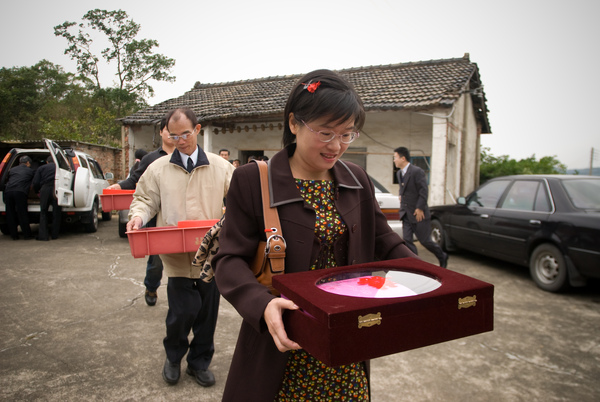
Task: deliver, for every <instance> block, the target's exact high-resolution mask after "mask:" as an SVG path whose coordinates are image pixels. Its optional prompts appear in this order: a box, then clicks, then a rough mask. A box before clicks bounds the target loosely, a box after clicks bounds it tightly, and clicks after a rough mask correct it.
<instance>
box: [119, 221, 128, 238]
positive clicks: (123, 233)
mask: <svg viewBox="0 0 600 402" xmlns="http://www.w3.org/2000/svg"><path fill="white" fill-rule="evenodd" d="M126 232H127V222H119V237H127V233H126Z"/></svg>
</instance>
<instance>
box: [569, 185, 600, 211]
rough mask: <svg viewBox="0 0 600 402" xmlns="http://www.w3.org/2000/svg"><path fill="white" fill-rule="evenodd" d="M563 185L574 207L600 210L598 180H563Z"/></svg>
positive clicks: (599, 186)
mask: <svg viewBox="0 0 600 402" xmlns="http://www.w3.org/2000/svg"><path fill="white" fill-rule="evenodd" d="M562 184H563V187H564V188H565V190H566V191H567V194H568V195H569V198H570V199H571V202H572V203H573V205H575V207H576V208H581V209H592V210H600V180H599V179H580V180H579V179H578V180H563V182H562Z"/></svg>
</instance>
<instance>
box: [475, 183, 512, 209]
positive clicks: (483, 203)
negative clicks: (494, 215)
mask: <svg viewBox="0 0 600 402" xmlns="http://www.w3.org/2000/svg"><path fill="white" fill-rule="evenodd" d="M509 183H510V180H495V181H490V182H488V183H486V184H484V185H483V186H481V187H480V188H479V189H477V190H476V191H475V192H473V193H471V194H470V195H469V197H468V198H467V205H468V206H472V207H485V208H496V205H498V200H499V199H500V197H501V196H502V194H503V193H504V190H506V187H507V186H508V185H509Z"/></svg>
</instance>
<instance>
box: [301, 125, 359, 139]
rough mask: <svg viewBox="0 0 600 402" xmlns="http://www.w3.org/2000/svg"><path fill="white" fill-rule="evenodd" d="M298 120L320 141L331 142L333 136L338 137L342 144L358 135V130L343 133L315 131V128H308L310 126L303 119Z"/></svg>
mask: <svg viewBox="0 0 600 402" xmlns="http://www.w3.org/2000/svg"><path fill="white" fill-rule="evenodd" d="M300 121H301V122H302V124H304V125H305V126H306V128H308V129H309V130H310V131H312V132H313V133H315V134H317V137H318V138H319V141H321V142H331V141H333V139H334V138H335V137H339V138H340V141H342V143H343V144H350V143H351V142H352V141H354V140H355V139H357V138H358V136H359V133H358V131H350V132H347V133H343V134H336V133H334V132H333V131H316V130H313V129H312V128H310V126H309V125H308V124H306V122H304V120H300Z"/></svg>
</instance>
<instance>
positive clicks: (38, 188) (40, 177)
mask: <svg viewBox="0 0 600 402" xmlns="http://www.w3.org/2000/svg"><path fill="white" fill-rule="evenodd" d="M55 175H56V165H55V164H54V160H53V159H52V156H49V157H48V158H47V159H46V164H44V165H42V166H40V167H39V168H38V169H37V170H36V171H35V175H34V176H33V191H35V192H36V193H39V194H40V231H39V232H38V236H37V240H43V241H48V215H50V213H49V208H50V207H52V230H51V235H52V238H53V239H58V234H59V232H60V218H61V212H62V208H61V207H60V205H58V200H57V199H56V196H55V194H54V176H55Z"/></svg>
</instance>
